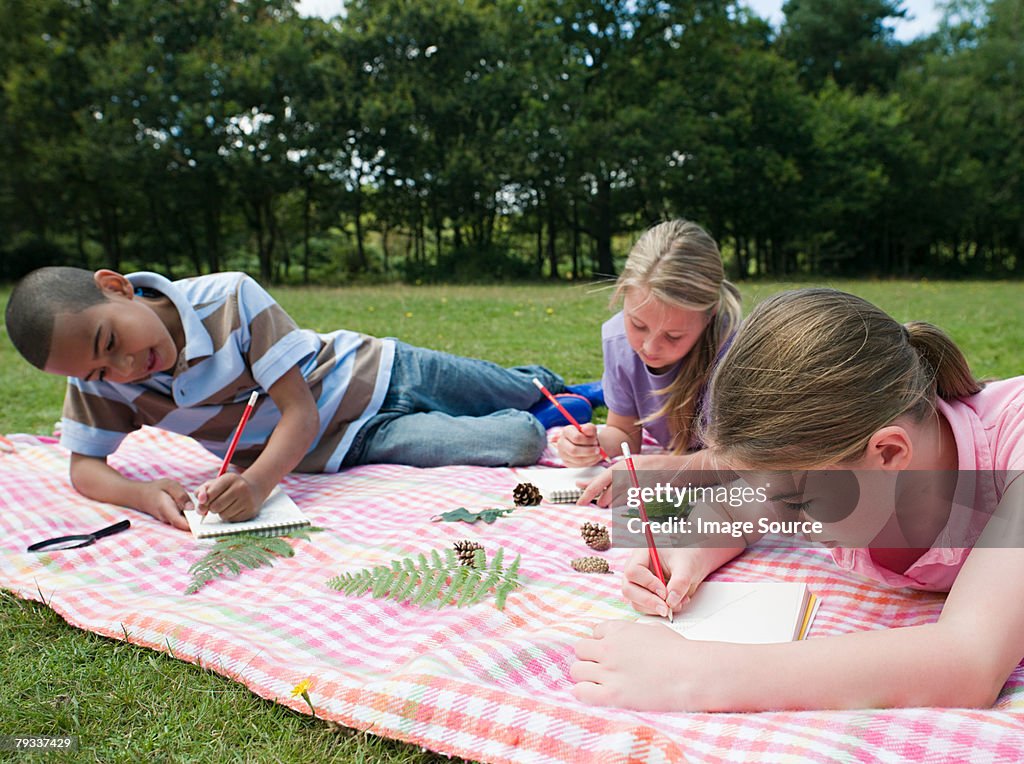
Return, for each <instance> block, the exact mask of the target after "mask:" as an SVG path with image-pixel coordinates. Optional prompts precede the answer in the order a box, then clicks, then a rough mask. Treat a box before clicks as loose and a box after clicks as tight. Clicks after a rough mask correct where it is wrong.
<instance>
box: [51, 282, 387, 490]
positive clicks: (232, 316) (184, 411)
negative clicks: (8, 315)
mask: <svg viewBox="0 0 1024 764" xmlns="http://www.w3.org/2000/svg"><path fill="white" fill-rule="evenodd" d="M127 278H128V279H129V281H131V283H132V284H133V285H134V286H135V287H136V289H139V288H141V289H148V290H153V291H155V292H159V293H160V294H162V295H164V296H165V297H167V298H169V299H170V300H171V301H172V302H173V303H174V305H175V307H176V308H177V309H178V313H179V314H180V315H181V323H182V327H183V328H184V330H185V347H184V349H183V350H181V352H180V353H179V355H178V361H177V364H176V366H175V368H174V369H173V370H172V371H170V372H161V373H158V374H154V375H152V376H151V377H149V378H148V379H146V380H144V381H142V382H137V383H132V384H119V383H116V382H108V381H99V380H95V381H91V382H85V381H83V380H81V379H78V378H75V377H70V378H69V379H68V388H67V394H66V396H65V399H64V415H63V422H62V432H61V443H62V445H64V446H65V447H66V448H67V449H69V450H70V451H72V452H74V453H79V454H84V455H86V456H96V457H105V456H107V455H109V454H112V453H113V452H114V451H116V450H117V448H118V446H119V445H120V444H121V441H122V440H123V439H124V437H125V436H126V435H127V434H128V433H130V432H132V431H134V430H137V429H139V428H140V427H141V426H142V425H151V426H153V427H159V428H161V429H164V430H171V431H173V432H178V433H182V434H183V435H189V436H191V437H193V438H195V439H196V440H198V441H199V442H200V443H201V444H202V445H203V446H205V447H206V448H207V449H208V450H209V451H211V452H213V453H214V454H216V455H218V456H220V457H223V456H224V453H225V452H226V451H227V446H228V443H229V442H230V440H231V436H232V434H233V433H234V429H235V427H236V426H237V425H238V421H239V419H241V416H242V411H243V410H244V408H245V404H246V402H247V400H248V398H249V394H250V393H251V392H252V391H253V390H259V391H260V392H261V393H266V391H267V390H268V389H270V387H271V386H272V385H273V384H274V383H275V382H276V381H277V380H278V379H280V378H281V376H282V375H283V374H284V373H285V372H287V371H288V370H289V369H291V368H293V367H298V368H299V370H300V371H301V372H302V376H303V378H304V379H305V380H306V382H307V383H308V384H309V387H310V390H311V391H312V392H313V398H314V399H315V400H316V404H317V409H318V411H319V413H320V431H319V432H318V433H317V437H316V439H315V440H314V441H313V445H312V446H311V447H310V450H309V452H308V453H307V454H306V456H305V457H304V458H303V460H302V461H301V462H300V463H299V465H298V467H296V471H297V472H336V471H337V470H338V469H339V468H340V467H341V462H342V459H343V458H344V457H345V453H346V452H347V451H348V448H349V446H350V445H351V443H352V440H353V438H355V435H356V433H357V432H358V430H359V428H360V427H361V426H362V425H363V424H364V423H365V422H366V420H367V419H369V418H370V417H372V416H373V415H374V414H376V413H377V411H378V410H379V409H380V406H381V402H382V401H383V400H384V395H385V393H386V392H387V389H388V383H389V381H390V378H391V365H392V360H393V358H394V342H393V341H392V340H384V339H377V338H375V337H369V336H367V335H365V334H359V333H356V332H350V331H345V330H339V331H336V332H331V333H330V334H318V333H316V332H314V331H311V330H309V329H300V328H299V327H298V326H296V324H295V322H294V321H293V320H292V319H291V317H290V316H289V315H288V314H287V313H285V311H284V310H283V309H282V308H281V306H280V305H278V304H277V302H276V301H275V300H274V298H273V297H271V296H270V294H269V293H267V291H266V290H265V289H263V287H261V286H260V285H259V284H258V283H256V281H254V280H253V279H252V278H250V277H249V276H247V275H246V274H244V273H214V274H210V275H208V276H198V277H196V278H191V279H182V280H180V281H174V282H172V281H169V280H168V279H166V278H164V277H163V276H160V275H159V274H156V273H147V272H140V273H133V274H129V275H128V277H127ZM280 416H281V415H280V412H279V411H278V409H277V407H276V406H275V405H274V402H273V401H272V400H271V399H270V398H269V397H268V396H266V395H261V396H260V398H259V401H258V403H257V405H256V409H255V410H254V411H253V413H252V417H251V418H250V419H249V423H248V425H247V426H246V428H245V432H244V433H243V435H242V439H241V441H239V444H238V450H237V451H235V455H234V458H233V459H232V462H233V463H234V464H237V465H239V466H243V467H245V466H248V465H249V464H251V463H252V462H253V461H255V459H256V457H257V456H259V454H260V452H261V451H262V449H263V446H264V444H265V443H266V442H267V439H268V438H269V437H270V434H271V433H272V432H273V430H274V427H276V426H277V423H278V421H279V420H280Z"/></svg>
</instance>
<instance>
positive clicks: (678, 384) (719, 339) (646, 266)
mask: <svg viewBox="0 0 1024 764" xmlns="http://www.w3.org/2000/svg"><path fill="white" fill-rule="evenodd" d="M631 289H646V290H648V292H649V294H650V296H651V297H652V298H654V299H655V300H658V301H659V302H662V303H665V304H666V305H670V306H673V307H677V308H683V309H686V310H700V311H704V312H705V313H706V315H707V316H708V318H709V320H708V323H707V326H706V327H705V329H704V332H703V333H702V334H701V336H700V337H699V338H698V339H697V342H696V344H694V346H693V348H692V349H691V350H690V352H689V353H687V354H686V356H685V357H684V358H683V360H682V365H681V366H680V367H679V372H678V373H677V374H676V378H675V380H673V381H672V383H671V384H670V385H669V386H668V387H666V388H665V389H664V390H662V391H660V393H661V394H662V395H664V396H665V399H666V400H665V403H664V405H663V406H662V407H661V408H660V409H659V410H658V411H657V412H656V413H655V414H653V415H652V416H650V417H648V418H647V419H645V420H642V421H641V422H639V423H638V424H643V423H644V422H648V421H651V420H653V419H658V418H661V417H666V418H667V420H668V426H669V432H671V433H672V443H671V447H672V449H673V450H674V451H676V452H682V451H685V450H686V449H687V447H688V446H689V443H690V439H691V436H692V434H693V433H694V431H695V425H696V422H697V420H698V418H699V416H698V415H699V412H698V411H697V410H696V408H697V396H698V395H699V393H700V390H701V388H702V387H703V386H704V384H705V383H706V382H707V379H708V376H709V375H710V372H711V367H712V365H713V364H714V361H715V357H716V356H717V354H718V349H719V348H720V347H721V345H722V343H723V342H724V341H725V338H726V337H727V336H728V335H729V333H730V332H733V331H735V330H736V328H737V327H738V326H739V324H740V318H741V316H742V308H741V306H740V293H739V290H738V289H736V287H735V286H733V285H732V284H731V283H730V282H729V281H727V280H726V278H725V269H724V268H723V266H722V254H721V253H720V252H719V251H718V245H717V244H716V243H715V240H714V239H713V238H711V236H710V235H708V233H707V231H705V230H704V229H703V228H701V227H700V226H699V225H697V224H696V223H692V222H690V221H687V220H669V221H667V222H664V223H659V224H658V225H656V226H654V227H652V228H649V229H648V230H647V231H646V232H644V234H643V235H642V236H641V237H640V238H639V239H638V240H637V242H636V244H634V245H633V248H632V250H630V253H629V257H628V258H627V260H626V265H625V266H624V267H623V269H622V273H621V274H620V276H619V278H618V281H617V282H616V284H615V293H614V294H613V296H612V304H613V305H615V304H617V303H618V301H619V299H620V298H622V297H624V296H625V294H626V293H627V292H628V291H629V290H631Z"/></svg>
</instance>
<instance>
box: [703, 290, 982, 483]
mask: <svg viewBox="0 0 1024 764" xmlns="http://www.w3.org/2000/svg"><path fill="white" fill-rule="evenodd" d="M981 387H982V386H981V384H979V383H978V381H977V380H976V379H975V378H974V376H973V375H972V374H971V370H970V367H969V366H968V365H967V360H966V359H965V358H964V355H963V353H962V352H960V349H959V348H958V347H957V346H956V344H955V343H954V342H953V340H951V339H950V338H949V336H947V335H946V334H945V333H944V332H943V331H942V330H941V329H939V328H937V327H935V326H933V325H932V324H928V323H924V322H918V321H915V322H910V323H908V324H900V323H898V322H897V321H896V320H895V319H893V318H892V317H891V316H889V315H888V314H887V313H885V312H884V311H883V310H881V309H879V308H877V307H876V306H874V305H872V304H871V303H870V302H868V301H867V300H863V299H861V298H860V297H855V296H854V295H851V294H847V293H845V292H839V291H836V290H834V289H797V290H793V291H789V292H782V293H781V294H777V295H774V296H772V297H769V298H768V299H767V300H765V301H764V302H762V303H761V304H760V305H758V306H757V308H755V309H754V311H753V312H752V313H751V314H750V316H748V317H747V320H746V322H745V323H744V325H743V328H742V329H741V330H740V332H739V333H738V334H737V335H736V337H735V339H734V340H733V343H732V345H731V346H730V348H729V350H728V351H727V352H726V353H725V355H724V357H723V358H722V360H721V362H720V363H719V364H718V367H717V368H716V370H715V373H714V375H713V377H712V380H711V387H710V390H709V394H708V395H709V404H710V414H709V417H708V421H707V423H706V425H705V428H704V439H705V443H706V444H707V445H708V446H709V447H710V448H712V449H713V450H714V451H715V452H716V453H717V454H719V455H721V456H722V457H723V458H724V459H725V461H726V462H729V463H734V464H740V465H743V466H745V467H747V468H772V467H783V468H789V469H810V468H814V467H822V466H826V465H832V464H842V463H844V462H849V461H853V460H856V459H857V458H859V457H860V456H862V455H863V453H864V450H865V449H866V448H867V444H868V441H869V440H870V439H871V436H872V435H873V434H874V433H875V432H877V431H878V430H879V429H880V428H882V427H885V426H886V425H888V424H891V423H892V422H893V421H894V420H896V419H897V418H899V417H903V416H907V417H910V418H911V419H912V421H915V422H920V421H922V420H923V419H924V418H925V417H927V416H929V415H933V414H934V411H935V399H936V396H938V397H940V398H942V399H943V400H953V399H956V398H963V397H966V396H969V395H973V394H974V393H976V392H978V391H979V390H980V389H981Z"/></svg>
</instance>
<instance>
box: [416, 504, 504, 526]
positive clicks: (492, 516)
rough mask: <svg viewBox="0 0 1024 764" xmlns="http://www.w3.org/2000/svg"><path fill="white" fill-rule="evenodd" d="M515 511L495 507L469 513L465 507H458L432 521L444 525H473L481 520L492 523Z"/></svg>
mask: <svg viewBox="0 0 1024 764" xmlns="http://www.w3.org/2000/svg"><path fill="white" fill-rule="evenodd" d="M515 509H516V508H515V507H509V508H507V509H502V508H500V507H495V508H493V509H484V510H481V511H480V512H470V511H469V510H468V509H466V508H465V507H459V508H458V509H453V510H451V511H449V512H444V513H442V514H440V515H437V516H436V517H434V521H435V522H438V521H443V522H446V523H454V522H464V523H475V522H477V521H478V520H483V521H484V522H485V523H493V522H494V521H495V520H497V519H498V518H499V517H504V516H505V515H507V514H509V513H510V512H514V511H515Z"/></svg>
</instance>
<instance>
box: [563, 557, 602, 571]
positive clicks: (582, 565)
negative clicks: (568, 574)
mask: <svg viewBox="0 0 1024 764" xmlns="http://www.w3.org/2000/svg"><path fill="white" fill-rule="evenodd" d="M571 564H572V569H573V570H575V571H576V572H577V573H608V572H610V571H609V569H608V560H606V559H605V558H604V557H577V558H576V559H575V560H573V561H572V563H571Z"/></svg>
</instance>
